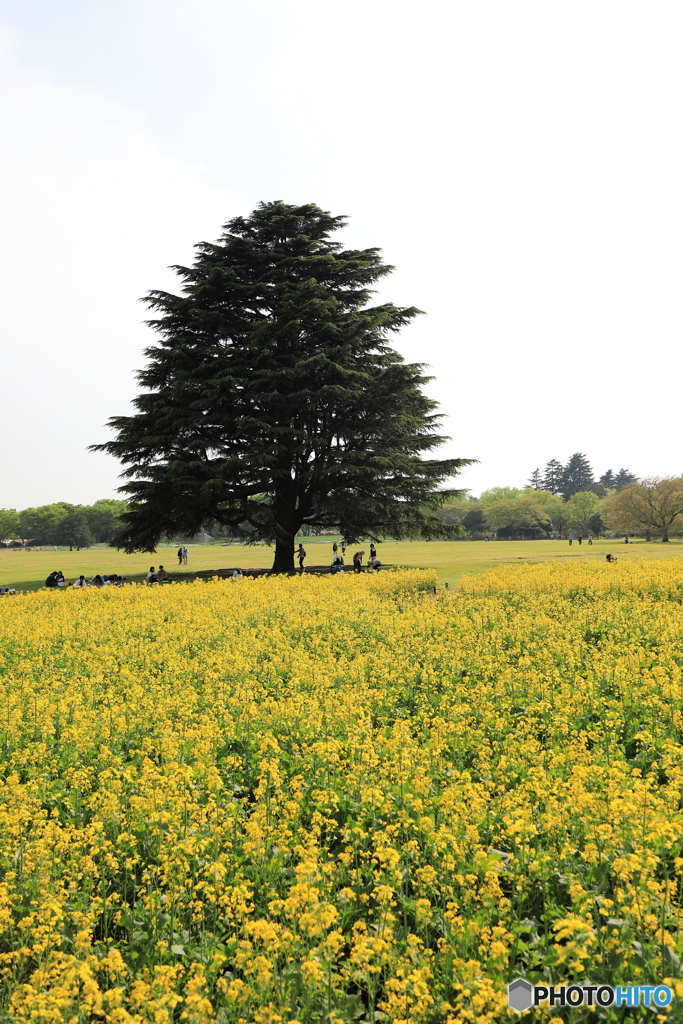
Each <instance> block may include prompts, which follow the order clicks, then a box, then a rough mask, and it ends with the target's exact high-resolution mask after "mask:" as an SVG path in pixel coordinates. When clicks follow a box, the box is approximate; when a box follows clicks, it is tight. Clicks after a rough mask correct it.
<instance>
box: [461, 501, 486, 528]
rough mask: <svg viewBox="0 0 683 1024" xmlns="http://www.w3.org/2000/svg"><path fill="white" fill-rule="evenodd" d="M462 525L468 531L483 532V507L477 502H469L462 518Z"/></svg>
mask: <svg viewBox="0 0 683 1024" xmlns="http://www.w3.org/2000/svg"><path fill="white" fill-rule="evenodd" d="M462 525H463V526H464V527H465V529H466V530H467V532H468V533H483V532H484V531H485V530H486V520H485V514H484V509H483V508H482V506H481V504H480V503H479V502H471V507H470V508H469V509H468V510H467V512H466V513H465V515H464V516H463V519H462Z"/></svg>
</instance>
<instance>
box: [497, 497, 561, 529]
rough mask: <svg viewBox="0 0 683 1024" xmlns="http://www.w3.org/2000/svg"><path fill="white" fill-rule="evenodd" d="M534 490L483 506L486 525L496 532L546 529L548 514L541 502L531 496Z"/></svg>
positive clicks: (549, 523)
mask: <svg viewBox="0 0 683 1024" xmlns="http://www.w3.org/2000/svg"><path fill="white" fill-rule="evenodd" d="M535 493H536V492H532V494H531V495H529V494H520V495H518V496H517V497H514V498H503V499H501V500H500V501H496V502H493V503H492V504H490V505H488V506H487V507H486V508H485V512H484V522H485V524H486V526H487V527H488V528H489V529H491V530H494V531H496V532H498V531H499V530H503V529H509V530H512V531H515V532H519V531H522V530H536V529H542V530H547V529H548V528H549V527H550V525H551V521H550V516H549V515H548V513H547V512H546V511H545V509H544V508H543V505H542V504H541V502H539V501H538V500H536V498H535V497H534V496H533V495H535Z"/></svg>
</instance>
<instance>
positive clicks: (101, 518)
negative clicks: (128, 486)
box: [79, 498, 128, 543]
mask: <svg viewBox="0 0 683 1024" xmlns="http://www.w3.org/2000/svg"><path fill="white" fill-rule="evenodd" d="M127 510H128V502H127V501H118V500H117V499H116V498H100V500H99V501H96V502H95V504H94V505H84V506H83V507H82V508H81V509H80V510H79V511H80V513H81V515H82V516H83V517H84V518H85V521H86V523H87V524H88V529H89V530H90V532H91V534H92V535H93V538H94V539H95V541H97V542H99V543H102V542H104V541H109V540H111V539H112V537H113V536H114V534H115V533H116V532H117V530H120V529H121V528H122V526H123V523H122V522H121V518H120V517H121V516H122V515H123V513H124V512H126V511H127Z"/></svg>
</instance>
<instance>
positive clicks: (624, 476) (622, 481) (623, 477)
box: [614, 469, 638, 491]
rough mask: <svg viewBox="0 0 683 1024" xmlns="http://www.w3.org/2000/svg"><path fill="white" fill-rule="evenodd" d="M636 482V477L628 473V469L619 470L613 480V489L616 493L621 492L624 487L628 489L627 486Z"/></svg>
mask: <svg viewBox="0 0 683 1024" xmlns="http://www.w3.org/2000/svg"><path fill="white" fill-rule="evenodd" d="M637 480H638V477H637V476H634V475H633V473H630V472H629V471H628V469H620V470H619V472H618V473H617V475H616V476H615V478H614V489H615V490H616V491H623V489H624V487H628V485H629V484H635V483H636V482H637Z"/></svg>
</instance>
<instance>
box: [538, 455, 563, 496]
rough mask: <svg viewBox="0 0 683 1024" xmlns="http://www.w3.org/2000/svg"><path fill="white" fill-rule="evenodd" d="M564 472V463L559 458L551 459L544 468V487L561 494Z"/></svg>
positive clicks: (545, 489)
mask: <svg viewBox="0 0 683 1024" xmlns="http://www.w3.org/2000/svg"><path fill="white" fill-rule="evenodd" d="M563 473H564V469H563V466H562V463H561V462H558V461H557V459H551V460H550V462H549V463H548V464H547V465H546V467H545V469H544V470H543V477H542V489H543V490H544V491H550V493H551V494H561V493H562V474H563Z"/></svg>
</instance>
